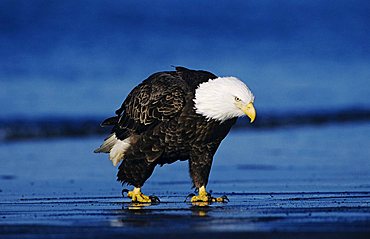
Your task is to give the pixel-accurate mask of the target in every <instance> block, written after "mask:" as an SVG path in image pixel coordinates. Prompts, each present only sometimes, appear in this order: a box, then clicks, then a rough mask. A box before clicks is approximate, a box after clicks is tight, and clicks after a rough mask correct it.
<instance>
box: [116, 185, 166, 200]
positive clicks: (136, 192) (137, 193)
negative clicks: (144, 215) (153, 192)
mask: <svg viewBox="0 0 370 239" xmlns="http://www.w3.org/2000/svg"><path fill="white" fill-rule="evenodd" d="M126 190H127V189H124V190H122V192H123V193H124V192H127V197H128V198H131V202H133V203H152V202H156V201H158V202H159V198H157V199H155V198H154V197H155V196H147V195H145V194H143V193H142V192H141V190H140V188H136V187H135V188H134V189H133V190H132V191H128V190H127V191H126Z"/></svg>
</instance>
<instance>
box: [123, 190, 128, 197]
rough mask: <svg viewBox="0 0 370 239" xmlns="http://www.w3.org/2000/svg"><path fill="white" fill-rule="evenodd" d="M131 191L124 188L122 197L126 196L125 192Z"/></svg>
mask: <svg viewBox="0 0 370 239" xmlns="http://www.w3.org/2000/svg"><path fill="white" fill-rule="evenodd" d="M128 192H129V190H128V189H126V188H125V189H122V197H125V193H128Z"/></svg>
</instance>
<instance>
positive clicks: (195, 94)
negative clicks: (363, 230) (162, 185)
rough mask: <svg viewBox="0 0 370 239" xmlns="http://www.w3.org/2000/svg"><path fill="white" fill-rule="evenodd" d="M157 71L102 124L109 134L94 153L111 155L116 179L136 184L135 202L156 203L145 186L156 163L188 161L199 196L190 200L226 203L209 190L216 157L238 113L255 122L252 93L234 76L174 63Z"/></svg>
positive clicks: (133, 197)
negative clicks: (209, 177) (145, 192)
mask: <svg viewBox="0 0 370 239" xmlns="http://www.w3.org/2000/svg"><path fill="white" fill-rule="evenodd" d="M175 69H176V70H175V71H165V72H157V73H154V74H152V75H151V76H149V77H148V78H147V79H146V80H144V81H143V82H142V83H141V84H139V85H138V86H136V87H135V88H134V89H133V90H132V91H131V92H130V94H129V95H128V96H127V98H126V99H125V100H124V102H123V103H122V106H121V107H120V108H119V109H118V110H117V111H116V116H114V117H111V118H108V119H106V120H104V121H103V122H102V124H101V125H102V126H103V127H104V126H111V127H112V131H111V134H110V135H109V136H108V137H107V138H106V139H105V141H104V142H103V144H102V145H101V146H100V147H99V148H98V149H96V150H95V151H94V152H95V153H109V158H110V160H111V161H112V163H113V165H114V166H117V165H118V164H119V163H121V164H120V165H119V169H118V174H117V180H118V181H121V182H122V183H123V184H125V183H126V184H128V185H132V186H134V189H133V190H132V191H129V192H128V194H127V195H128V197H130V198H131V200H132V201H133V202H153V201H154V198H153V197H149V196H146V195H144V194H143V193H142V192H141V189H140V188H141V187H142V186H143V185H144V183H145V181H146V180H147V179H148V178H149V177H150V176H151V174H152V173H153V170H154V168H155V167H156V166H157V165H161V166H162V165H164V164H171V163H174V162H176V161H177V160H181V161H183V160H188V161H189V171H190V176H191V178H192V181H193V185H194V187H196V189H197V191H198V195H194V196H193V197H192V198H191V201H192V202H198V201H200V202H210V201H223V198H213V197H212V196H211V195H210V194H209V193H208V192H207V191H206V186H207V183H208V176H209V173H210V170H211V165H212V160H213V156H214V154H215V153H216V150H217V148H218V147H219V145H220V143H221V141H222V140H223V139H224V138H225V137H226V135H227V134H228V133H229V131H230V129H231V127H232V126H233V125H234V123H235V122H236V119H237V117H240V116H243V115H247V116H248V117H249V118H250V121H251V122H253V121H254V119H255V117H256V111H255V109H254V106H253V102H254V95H253V94H252V92H251V91H250V89H249V88H248V87H247V85H245V84H244V83H243V82H242V81H241V80H239V79H238V78H236V77H217V76H216V75H214V74H212V73H210V72H207V71H203V70H190V69H187V68H184V67H176V68H175Z"/></svg>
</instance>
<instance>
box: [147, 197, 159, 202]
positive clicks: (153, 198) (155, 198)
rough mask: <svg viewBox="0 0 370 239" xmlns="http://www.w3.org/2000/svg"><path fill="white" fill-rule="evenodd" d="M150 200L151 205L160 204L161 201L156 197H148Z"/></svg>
mask: <svg viewBox="0 0 370 239" xmlns="http://www.w3.org/2000/svg"><path fill="white" fill-rule="evenodd" d="M149 198H150V200H152V203H160V202H161V200H159V198H158V197H157V196H149Z"/></svg>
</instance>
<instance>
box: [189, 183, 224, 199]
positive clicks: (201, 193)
mask: <svg viewBox="0 0 370 239" xmlns="http://www.w3.org/2000/svg"><path fill="white" fill-rule="evenodd" d="M228 201H229V199H228V198H227V197H226V196H222V197H218V198H215V197H212V196H211V194H209V193H208V192H207V191H206V187H205V186H202V187H200V188H199V195H194V196H192V197H191V202H192V203H196V202H207V203H210V202H224V203H226V202H228Z"/></svg>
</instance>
